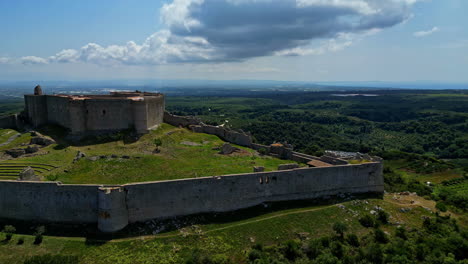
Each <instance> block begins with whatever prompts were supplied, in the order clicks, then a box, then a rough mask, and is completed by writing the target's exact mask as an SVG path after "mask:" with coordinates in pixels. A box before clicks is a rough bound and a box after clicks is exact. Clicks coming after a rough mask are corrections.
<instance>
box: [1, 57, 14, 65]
mask: <svg viewBox="0 0 468 264" xmlns="http://www.w3.org/2000/svg"><path fill="white" fill-rule="evenodd" d="M10 62H11V59H10V58H7V57H0V64H8V63H10Z"/></svg>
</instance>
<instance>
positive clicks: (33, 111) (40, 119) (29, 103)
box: [24, 95, 47, 127]
mask: <svg viewBox="0 0 468 264" xmlns="http://www.w3.org/2000/svg"><path fill="white" fill-rule="evenodd" d="M24 103H25V110H26V114H27V116H28V121H29V122H30V123H31V124H32V125H33V126H34V127H38V126H41V125H44V124H46V123H47V96H46V95H25V96H24Z"/></svg>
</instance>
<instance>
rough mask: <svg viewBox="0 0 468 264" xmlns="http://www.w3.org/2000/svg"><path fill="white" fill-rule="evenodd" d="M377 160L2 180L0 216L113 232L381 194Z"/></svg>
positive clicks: (380, 178)
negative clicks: (129, 178)
mask: <svg viewBox="0 0 468 264" xmlns="http://www.w3.org/2000/svg"><path fill="white" fill-rule="evenodd" d="M383 186H384V185H383V175H382V164H381V163H366V164H359V165H345V166H335V167H326V168H299V169H293V170H286V171H275V172H263V173H248V174H239V175H226V176H216V177H205V178H197V179H184V180H174V181H161V182H146V183H136V184H127V185H122V186H114V187H111V188H103V186H100V185H62V184H59V183H54V182H18V181H0V218H4V219H13V220H32V221H42V222H57V223H96V224H97V225H98V227H99V229H100V230H101V231H104V232H114V231H118V230H120V229H122V228H123V227H125V226H126V225H127V224H128V223H134V222H140V221H145V220H149V219H156V218H169V217H174V216H182V215H190V214H196V213H204V212H225V211H231V210H236V209H241V208H247V207H251V206H255V205H258V204H261V203H263V202H274V201H288V200H301V199H313V198H318V197H323V196H329V195H337V194H340V193H368V192H373V193H383Z"/></svg>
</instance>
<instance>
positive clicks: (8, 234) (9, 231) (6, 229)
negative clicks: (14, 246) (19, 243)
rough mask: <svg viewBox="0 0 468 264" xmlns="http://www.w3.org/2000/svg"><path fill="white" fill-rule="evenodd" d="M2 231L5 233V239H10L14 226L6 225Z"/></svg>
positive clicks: (14, 230)
mask: <svg viewBox="0 0 468 264" xmlns="http://www.w3.org/2000/svg"><path fill="white" fill-rule="evenodd" d="M2 232H3V233H5V235H6V237H5V240H6V241H10V240H11V238H12V237H13V235H14V234H15V232H16V228H15V227H14V226H12V225H6V226H5V227H4V228H3V230H2Z"/></svg>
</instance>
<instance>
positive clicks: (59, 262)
mask: <svg viewBox="0 0 468 264" xmlns="http://www.w3.org/2000/svg"><path fill="white" fill-rule="evenodd" d="M79 262H80V260H79V258H78V257H77V256H63V255H51V254H47V255H42V256H34V257H30V258H28V259H26V260H25V261H24V264H78V263H79Z"/></svg>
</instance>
